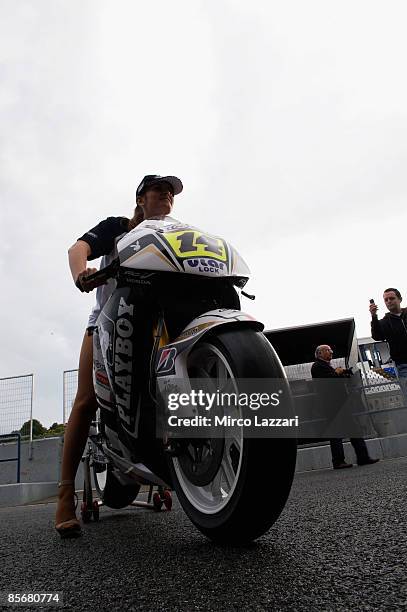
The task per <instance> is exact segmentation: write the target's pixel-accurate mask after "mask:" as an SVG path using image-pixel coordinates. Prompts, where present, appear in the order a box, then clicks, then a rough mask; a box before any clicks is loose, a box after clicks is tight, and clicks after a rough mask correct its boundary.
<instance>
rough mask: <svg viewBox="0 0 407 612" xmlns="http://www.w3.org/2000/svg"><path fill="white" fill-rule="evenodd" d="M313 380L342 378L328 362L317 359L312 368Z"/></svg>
mask: <svg viewBox="0 0 407 612" xmlns="http://www.w3.org/2000/svg"><path fill="white" fill-rule="evenodd" d="M311 376H312V378H342V376H340V375H339V374H337V373H336V372H335V368H333V367H332V366H331V365H330V364H329V363H328V362H327V361H324V360H323V359H317V360H316V361H315V362H314V363H313V364H312V367H311Z"/></svg>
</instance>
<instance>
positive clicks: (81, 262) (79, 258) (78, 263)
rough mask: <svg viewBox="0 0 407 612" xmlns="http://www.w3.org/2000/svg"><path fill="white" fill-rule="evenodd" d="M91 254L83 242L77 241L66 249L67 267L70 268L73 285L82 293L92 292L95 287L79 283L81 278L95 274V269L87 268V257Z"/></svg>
mask: <svg viewBox="0 0 407 612" xmlns="http://www.w3.org/2000/svg"><path fill="white" fill-rule="evenodd" d="M90 254H91V248H90V246H89V244H88V243H87V242H85V241H84V240H77V241H76V242H75V244H73V245H72V246H71V248H70V249H68V258H69V267H70V268H71V274H72V278H73V280H74V283H75V285H76V286H77V287H78V288H79V289H81V290H82V291H86V292H88V291H92V289H94V288H95V287H94V286H92V285H89V284H87V285H86V287H85V284H84V283H82V282H81V280H82V278H83V277H86V276H88V275H89V274H93V273H94V272H97V269H96V268H88V267H87V262H88V256H89V255H90ZM95 286H96V285H95Z"/></svg>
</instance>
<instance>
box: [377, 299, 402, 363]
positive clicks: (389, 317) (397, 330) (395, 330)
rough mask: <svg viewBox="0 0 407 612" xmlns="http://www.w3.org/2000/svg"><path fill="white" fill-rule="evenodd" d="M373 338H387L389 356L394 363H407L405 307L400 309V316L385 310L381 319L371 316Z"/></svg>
mask: <svg viewBox="0 0 407 612" xmlns="http://www.w3.org/2000/svg"><path fill="white" fill-rule="evenodd" d="M371 328H372V338H373V340H387V342H388V343H389V347H390V356H391V358H392V359H393V361H394V362H395V363H396V365H398V364H400V363H407V308H402V309H401V316H400V317H398V316H397V315H394V314H392V313H391V312H387V313H386V314H385V315H384V317H383V319H378V318H377V316H376V317H372V323H371Z"/></svg>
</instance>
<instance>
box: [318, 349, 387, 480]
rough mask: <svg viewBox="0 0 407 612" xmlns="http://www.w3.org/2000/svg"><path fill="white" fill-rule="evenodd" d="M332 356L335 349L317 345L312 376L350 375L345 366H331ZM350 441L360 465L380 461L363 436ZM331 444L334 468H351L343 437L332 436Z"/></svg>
mask: <svg viewBox="0 0 407 612" xmlns="http://www.w3.org/2000/svg"><path fill="white" fill-rule="evenodd" d="M332 356H333V351H332V349H331V347H330V346H329V345H328V344H321V345H320V346H317V348H316V350H315V359H316V361H315V362H314V363H313V364H312V368H311V375H312V378H347V377H348V376H349V371H348V370H345V369H344V368H333V367H332V366H331V359H332ZM350 442H351V444H352V446H353V449H354V451H355V453H356V459H357V463H358V465H371V464H372V463H377V461H379V459H372V458H371V457H369V453H368V450H367V446H366V442H365V441H364V439H363V438H350ZM329 444H330V445H331V454H332V465H333V468H334V470H341V469H343V468H351V467H352V463H346V461H345V453H344V450H343V442H342V438H331V439H330V440H329Z"/></svg>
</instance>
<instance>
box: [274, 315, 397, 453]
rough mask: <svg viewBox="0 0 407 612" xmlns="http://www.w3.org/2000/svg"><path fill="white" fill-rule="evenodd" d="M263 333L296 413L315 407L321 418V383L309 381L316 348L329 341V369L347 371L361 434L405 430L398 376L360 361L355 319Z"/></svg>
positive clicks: (369, 434) (366, 435) (305, 411)
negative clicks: (283, 374)
mask: <svg viewBox="0 0 407 612" xmlns="http://www.w3.org/2000/svg"><path fill="white" fill-rule="evenodd" d="M265 335H266V337H267V339H268V340H269V341H270V343H271V344H272V345H273V347H274V349H275V350H276V352H277V354H278V356H279V357H280V360H281V362H282V364H283V366H284V369H285V372H286V375H287V378H288V380H289V384H290V389H291V391H292V395H293V400H294V406H295V407H296V409H297V410H298V411H299V412H302V413H304V414H307V415H312V414H313V411H314V413H315V414H314V415H313V416H314V418H315V420H318V419H322V418H323V416H324V415H323V406H322V404H321V401H320V398H319V397H318V391H317V389H318V385H319V384H320V383H318V382H317V381H316V380H315V379H312V376H311V367H312V364H313V362H314V361H315V355H314V352H315V349H316V347H317V346H319V345H322V344H329V345H330V346H331V348H332V349H333V353H334V356H335V357H336V358H335V359H333V360H332V361H331V365H332V367H334V368H336V367H342V368H346V369H349V370H351V371H352V374H350V376H349V379H347V380H346V383H345V385H346V388H347V393H348V396H349V398H350V401H353V402H355V409H354V410H353V414H354V415H355V416H356V417H357V421H358V422H359V423H360V425H361V428H362V430H363V433H364V437H375V436H391V435H397V434H403V433H406V432H407V422H406V421H407V410H406V396H405V393H404V389H403V386H402V384H401V382H400V380H398V379H397V372H392V373H389V372H386V373H382V374H381V373H378V372H377V371H376V370H375V369H372V368H371V367H370V364H369V363H366V362H364V361H363V360H362V358H361V354H360V351H359V349H358V343H357V339H356V333H355V322H354V319H340V320H337V321H328V322H326V323H316V324H312V325H303V326H299V327H291V328H285V329H279V330H270V331H267V332H265ZM321 409H322V410H321ZM311 423H312V421H311V420H310V425H311ZM330 437H333V436H330ZM335 437H336V436H335ZM344 437H345V436H344ZM325 439H329V437H326V438H322V437H320V438H316V439H315V440H311V439H302V440H300V441H299V442H300V443H303V444H309V443H310V442H315V443H317V442H322V441H323V440H325Z"/></svg>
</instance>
